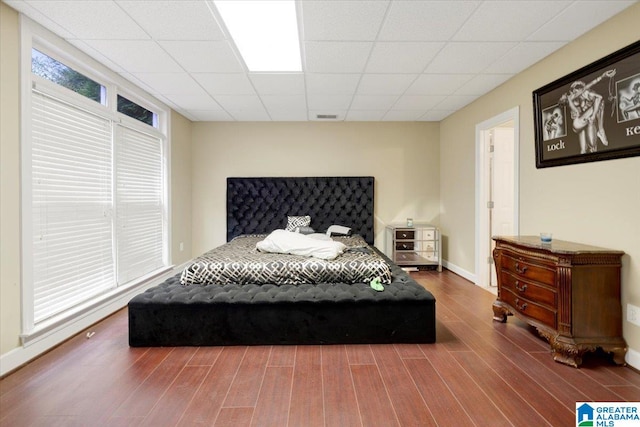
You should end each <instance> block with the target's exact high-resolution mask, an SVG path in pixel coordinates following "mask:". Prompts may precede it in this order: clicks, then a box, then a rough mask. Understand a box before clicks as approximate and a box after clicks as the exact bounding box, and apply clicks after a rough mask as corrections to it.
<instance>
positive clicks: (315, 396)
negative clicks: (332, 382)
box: [289, 345, 324, 427]
mask: <svg viewBox="0 0 640 427" xmlns="http://www.w3.org/2000/svg"><path fill="white" fill-rule="evenodd" d="M289 425H292V426H309V427H311V426H324V392H323V384H322V347H320V346H314V345H310V346H300V347H299V348H298V352H297V354H296V364H295V368H294V370H293V386H292V390H291V410H290V412H289Z"/></svg>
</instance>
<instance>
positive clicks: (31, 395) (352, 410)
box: [0, 270, 640, 427]
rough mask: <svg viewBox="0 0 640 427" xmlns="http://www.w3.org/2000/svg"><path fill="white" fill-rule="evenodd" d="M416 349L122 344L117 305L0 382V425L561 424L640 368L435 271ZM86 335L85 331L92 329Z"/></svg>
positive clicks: (633, 395) (425, 277)
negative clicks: (557, 353) (501, 316)
mask: <svg viewBox="0 0 640 427" xmlns="http://www.w3.org/2000/svg"><path fill="white" fill-rule="evenodd" d="M412 274H413V275H414V277H415V278H416V279H417V280H418V281H419V282H420V283H421V284H422V285H423V286H425V287H426V288H427V289H429V290H430V291H431V292H432V293H433V294H434V295H435V297H436V300H437V303H436V311H437V319H438V324H437V342H436V343H435V344H425V345H347V346H343V345H339V346H273V347H268V346H264V347H176V348H130V347H129V346H128V342H127V339H128V337H127V313H126V309H124V310H121V311H119V312H117V313H115V314H114V315H112V316H111V317H109V318H107V319H105V320H104V321H102V322H100V323H98V324H96V325H94V326H93V327H91V328H90V329H88V330H87V331H85V332H83V333H82V334H79V335H78V336H76V337H74V338H72V339H71V340H69V341H67V342H66V343H64V344H63V345H61V346H59V347H58V348H56V349H54V350H53V351H51V352H49V353H47V354H45V355H44V356H42V357H40V358H39V359H37V360H35V361H33V362H32V363H30V364H29V365H27V366H25V367H23V368H22V369H20V370H18V371H16V372H14V373H12V374H11V375H9V376H7V377H5V378H4V379H2V380H1V381H0V425H2V426H5V425H6V426H133V425H152V426H174V425H177V426H193V425H213V426H234V427H238V426H251V425H253V426H279V427H281V426H291V427H298V426H304V427H307V426H339V427H346V426H384V427H386V426H398V425H400V426H431V425H438V426H484V425H486V426H492V427H496V426H544V425H552V426H570V425H575V402H576V401H640V374H639V373H638V372H636V371H634V370H633V369H631V368H628V367H619V366H614V365H612V364H611V363H610V362H609V360H608V358H607V357H606V356H605V355H602V354H594V355H588V356H587V357H586V358H585V362H584V364H583V365H582V367H581V368H580V369H574V368H571V367H568V366H564V365H561V364H558V363H555V362H554V361H553V360H552V358H551V356H550V354H549V347H548V345H547V343H546V342H545V341H544V340H542V339H540V338H538V336H537V335H536V333H535V331H534V330H532V329H531V328H529V327H528V326H527V325H525V324H524V323H522V322H519V321H518V320H517V319H514V318H509V320H508V322H507V323H506V324H501V323H496V322H493V321H492V316H493V312H492V310H491V304H492V302H493V300H494V299H495V297H494V296H493V295H492V294H491V293H489V292H487V291H485V290H482V289H480V288H478V287H476V286H474V285H473V284H471V283H469V282H468V281H466V280H464V279H462V278H460V277H459V276H457V275H455V274H453V273H451V272H449V271H446V270H445V271H443V272H442V273H437V272H435V271H426V272H419V273H412ZM87 332H95V335H93V336H92V337H91V338H87V337H86V333H87Z"/></svg>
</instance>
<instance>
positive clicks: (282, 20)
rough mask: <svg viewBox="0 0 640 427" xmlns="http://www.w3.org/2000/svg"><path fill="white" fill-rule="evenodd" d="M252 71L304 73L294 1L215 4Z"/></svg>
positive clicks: (218, 1) (216, 1) (239, 0)
mask: <svg viewBox="0 0 640 427" xmlns="http://www.w3.org/2000/svg"><path fill="white" fill-rule="evenodd" d="M213 3H214V4H215V5H216V8H217V9H218V12H219V13H220V16H221V17H222V19H223V20H224V23H225V25H226V26H227V29H228V30H229V33H230V34H231V37H233V41H234V42H235V44H236V46H237V48H238V50H239V51H240V54H241V55H242V58H243V59H244V62H245V64H247V67H248V68H249V71H302V61H301V60H300V42H299V41H298V18H297V16H296V4H295V2H294V0H274V1H270V0H214V2H213Z"/></svg>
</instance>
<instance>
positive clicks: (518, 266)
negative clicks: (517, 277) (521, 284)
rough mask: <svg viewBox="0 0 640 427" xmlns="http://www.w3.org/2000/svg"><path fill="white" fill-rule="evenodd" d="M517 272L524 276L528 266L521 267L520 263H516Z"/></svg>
mask: <svg viewBox="0 0 640 427" xmlns="http://www.w3.org/2000/svg"><path fill="white" fill-rule="evenodd" d="M516 271H517V272H518V273H520V274H524V273H525V272H526V271H527V266H526V265H525V266H524V267H520V263H519V262H516Z"/></svg>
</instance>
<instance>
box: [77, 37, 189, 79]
mask: <svg viewBox="0 0 640 427" xmlns="http://www.w3.org/2000/svg"><path fill="white" fill-rule="evenodd" d="M86 43H87V45H89V46H90V47H91V48H93V49H95V50H97V51H98V52H100V53H101V54H102V55H104V56H105V57H107V58H108V59H109V60H111V61H113V62H114V63H116V64H117V65H118V66H119V67H121V68H122V69H123V70H126V71H127V72H130V73H134V74H135V73H144V72H157V71H159V70H162V71H163V72H165V73H175V72H181V71H184V70H183V69H182V68H181V67H180V66H179V65H178V64H177V63H176V61H174V60H173V58H171V56H169V55H168V54H167V53H166V52H165V51H164V50H162V49H161V48H160V46H158V45H157V43H156V42H154V41H151V40H87V41H86Z"/></svg>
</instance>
